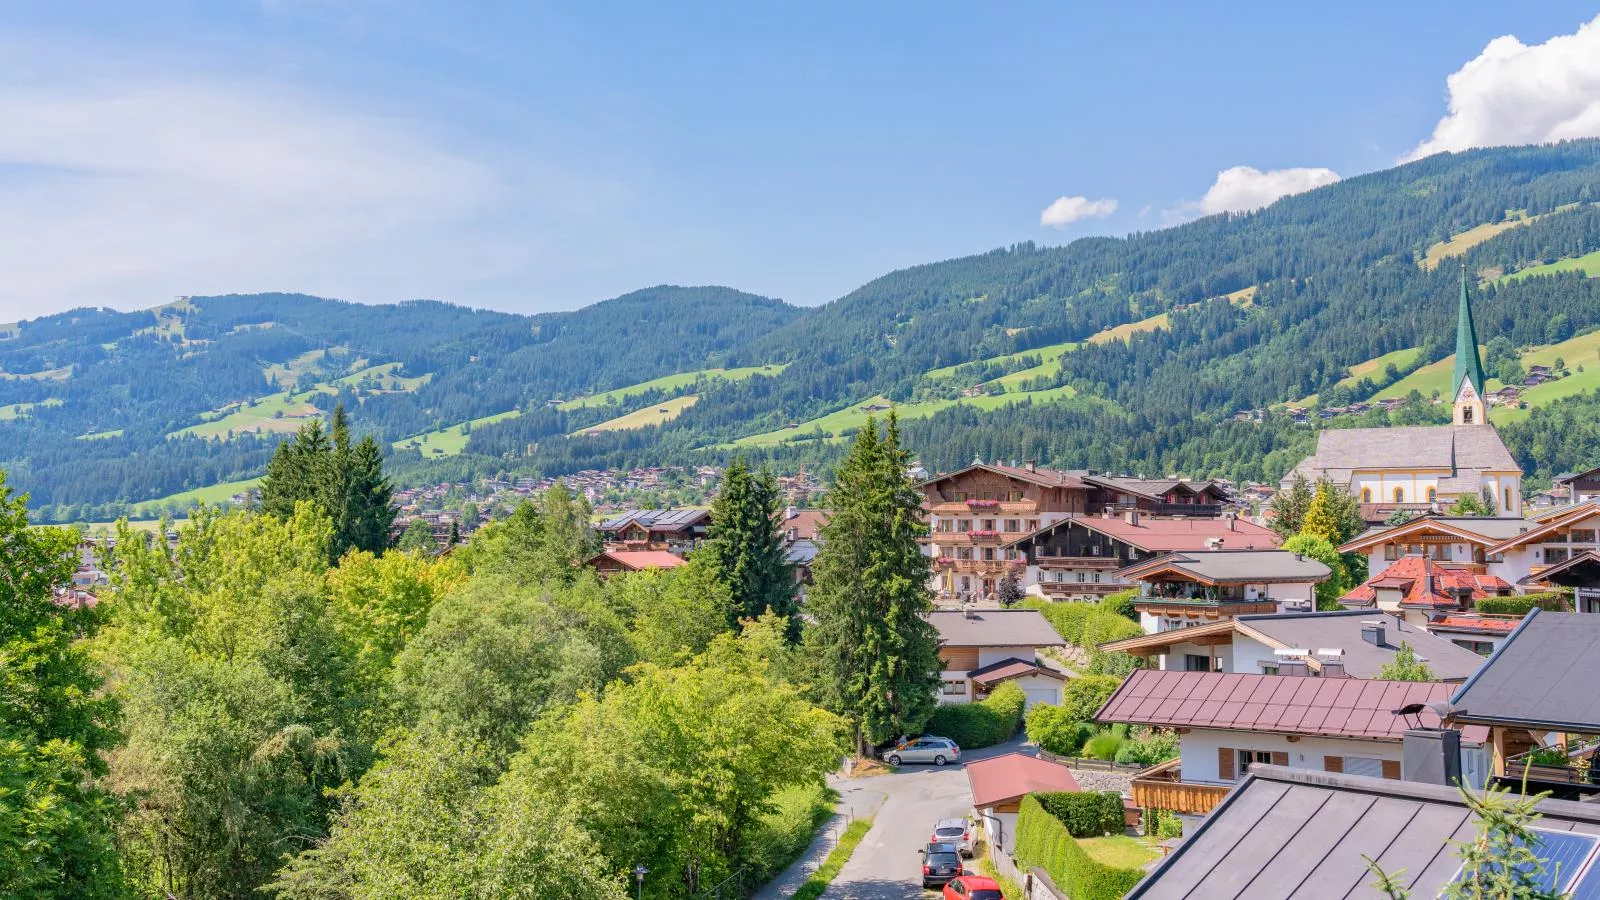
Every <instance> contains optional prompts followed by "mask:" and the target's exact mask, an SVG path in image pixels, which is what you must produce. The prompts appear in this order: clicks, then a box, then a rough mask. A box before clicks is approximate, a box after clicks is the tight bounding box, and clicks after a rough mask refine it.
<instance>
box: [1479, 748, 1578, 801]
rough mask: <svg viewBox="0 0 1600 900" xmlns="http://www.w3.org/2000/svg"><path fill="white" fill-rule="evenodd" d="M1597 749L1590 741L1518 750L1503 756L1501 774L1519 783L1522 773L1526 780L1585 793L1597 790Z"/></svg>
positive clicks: (1506, 778) (1508, 780) (1509, 780)
mask: <svg viewBox="0 0 1600 900" xmlns="http://www.w3.org/2000/svg"><path fill="white" fill-rule="evenodd" d="M1597 751H1600V748H1597V747H1596V746H1595V745H1594V744H1592V743H1591V744H1588V745H1584V746H1579V747H1575V748H1573V749H1571V750H1568V751H1563V750H1561V749H1560V748H1546V749H1535V750H1529V751H1528V752H1526V753H1518V754H1517V755H1515V756H1509V757H1506V764H1505V775H1504V776H1503V778H1504V779H1505V780H1506V781H1507V782H1516V783H1518V784H1520V783H1522V780H1523V778H1524V777H1526V778H1527V780H1528V782H1529V783H1530V784H1532V783H1538V784H1541V785H1564V786H1566V787H1569V788H1572V789H1575V790H1577V791H1579V792H1581V793H1586V794H1587V793H1595V792H1600V759H1596V758H1595V757H1596V754H1597ZM1563 757H1564V758H1565V761H1563Z"/></svg>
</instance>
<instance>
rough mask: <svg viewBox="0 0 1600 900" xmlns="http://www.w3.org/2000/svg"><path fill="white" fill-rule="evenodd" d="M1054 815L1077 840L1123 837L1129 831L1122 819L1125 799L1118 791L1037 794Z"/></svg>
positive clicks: (1043, 804) (1047, 810)
mask: <svg viewBox="0 0 1600 900" xmlns="http://www.w3.org/2000/svg"><path fill="white" fill-rule="evenodd" d="M1034 796H1035V797H1037V798H1039V803H1040V805H1042V806H1043V807H1044V808H1045V811H1046V812H1048V813H1050V815H1052V816H1055V817H1056V818H1058V819H1060V820H1061V823H1062V824H1063V825H1066V826H1067V833H1069V834H1071V835H1072V836H1073V837H1101V836H1102V835H1107V834H1121V833H1122V832H1123V830H1124V829H1125V828H1126V827H1127V826H1126V825H1125V824H1124V820H1123V818H1122V795H1121V794H1118V793H1116V792H1115V791H1098V792H1092V793H1086V792H1072V793H1065V792H1063V793H1050V794H1034Z"/></svg>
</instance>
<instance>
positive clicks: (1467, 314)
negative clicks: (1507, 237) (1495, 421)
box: [1450, 263, 1488, 425]
mask: <svg viewBox="0 0 1600 900" xmlns="http://www.w3.org/2000/svg"><path fill="white" fill-rule="evenodd" d="M1450 384H1451V386H1452V388H1453V389H1454V391H1455V415H1454V416H1453V420H1454V422H1455V424H1457V425H1485V424H1488V409H1487V407H1486V406H1485V405H1484V399H1483V362H1482V360H1480V359H1479V358H1478V330H1477V329H1476V328H1474V327H1473V325H1472V303H1471V301H1470V300H1468V299H1467V267H1466V265H1465V264H1464V263H1463V264H1462V266H1461V303H1460V306H1459V308H1458V309H1457V310H1456V367H1455V374H1454V375H1453V377H1452V378H1451V379H1450Z"/></svg>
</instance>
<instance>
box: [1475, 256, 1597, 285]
mask: <svg viewBox="0 0 1600 900" xmlns="http://www.w3.org/2000/svg"><path fill="white" fill-rule="evenodd" d="M1557 272H1582V273H1583V274H1585V275H1587V276H1589V277H1591V278H1593V277H1595V276H1600V250H1596V251H1594V252H1593V253H1585V254H1584V255H1582V256H1572V257H1568V258H1566V259H1558V260H1556V261H1555V262H1549V263H1545V264H1544V265H1540V266H1529V267H1528V268H1526V269H1523V270H1522V271H1520V272H1513V273H1511V274H1510V275H1506V276H1505V277H1503V278H1499V279H1496V281H1495V283H1496V284H1505V283H1506V282H1508V281H1516V280H1517V279H1519V278H1532V277H1534V276H1535V275H1554V274H1556V273H1557Z"/></svg>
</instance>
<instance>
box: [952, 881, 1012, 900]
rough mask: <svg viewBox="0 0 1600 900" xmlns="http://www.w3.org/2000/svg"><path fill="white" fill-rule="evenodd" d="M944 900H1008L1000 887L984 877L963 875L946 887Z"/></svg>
mask: <svg viewBox="0 0 1600 900" xmlns="http://www.w3.org/2000/svg"><path fill="white" fill-rule="evenodd" d="M940 896H942V897H943V898H944V900H1006V896H1005V895H1004V894H1002V893H1000V885H998V884H996V883H995V881H994V879H993V878H985V877H984V876H982V875H963V876H961V877H960V878H957V879H955V880H954V881H951V882H950V883H949V884H947V885H945V886H944V893H943V894H941V895H940Z"/></svg>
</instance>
